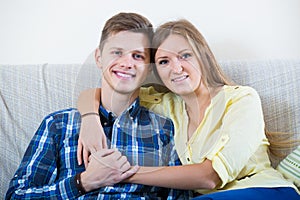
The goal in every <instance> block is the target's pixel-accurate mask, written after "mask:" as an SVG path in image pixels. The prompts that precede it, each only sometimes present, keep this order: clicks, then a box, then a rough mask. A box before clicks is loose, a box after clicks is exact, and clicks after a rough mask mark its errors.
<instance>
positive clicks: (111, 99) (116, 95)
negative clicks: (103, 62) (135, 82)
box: [101, 84, 139, 116]
mask: <svg viewBox="0 0 300 200" xmlns="http://www.w3.org/2000/svg"><path fill="white" fill-rule="evenodd" d="M138 95H139V89H137V90H135V91H134V92H133V93H131V94H127V93H120V92H117V91H115V90H113V88H111V87H110V86H109V85H107V84H102V88H101V104H102V106H103V107H104V108H105V109H106V110H109V111H111V112H113V113H114V114H116V115H117V116H119V115H121V114H122V112H124V111H125V110H126V109H127V108H128V107H129V106H130V105H131V104H132V103H133V102H134V100H135V99H136V98H137V97H138Z"/></svg>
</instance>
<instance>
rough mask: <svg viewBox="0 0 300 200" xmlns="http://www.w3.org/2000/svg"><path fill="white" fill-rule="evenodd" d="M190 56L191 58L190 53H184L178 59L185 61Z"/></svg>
mask: <svg viewBox="0 0 300 200" xmlns="http://www.w3.org/2000/svg"><path fill="white" fill-rule="evenodd" d="M191 56H192V54H190V53H184V54H182V55H181V56H180V59H183V60H185V59H188V58H189V57H191Z"/></svg>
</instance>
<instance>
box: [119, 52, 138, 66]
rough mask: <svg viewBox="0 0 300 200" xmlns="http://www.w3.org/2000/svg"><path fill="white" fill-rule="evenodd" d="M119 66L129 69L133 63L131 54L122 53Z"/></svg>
mask: <svg viewBox="0 0 300 200" xmlns="http://www.w3.org/2000/svg"><path fill="white" fill-rule="evenodd" d="M118 62H119V66H120V67H124V68H127V69H131V68H132V67H133V65H134V62H133V58H132V55H131V54H126V55H123V56H122V57H121V58H119V61H118Z"/></svg>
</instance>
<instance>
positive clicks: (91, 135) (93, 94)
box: [77, 88, 107, 167]
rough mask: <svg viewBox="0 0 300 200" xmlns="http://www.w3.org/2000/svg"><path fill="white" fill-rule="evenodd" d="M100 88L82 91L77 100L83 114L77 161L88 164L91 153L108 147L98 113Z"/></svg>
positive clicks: (79, 109)
mask: <svg viewBox="0 0 300 200" xmlns="http://www.w3.org/2000/svg"><path fill="white" fill-rule="evenodd" d="M100 94H101V90H100V88H93V89H87V90H84V91H82V92H81V93H80V95H79V97H78V102H77V108H78V111H79V112H80V114H81V116H82V117H81V128H80V134H79V139H78V149H77V161H78V164H79V165H81V164H82V161H84V165H85V167H87V165H88V158H89V155H90V154H91V153H93V152H95V151H98V150H101V149H103V148H107V143H106V136H105V133H104V131H103V128H102V125H101V123H100V116H98V115H97V113H98V109H99V104H100ZM87 113H93V115H87Z"/></svg>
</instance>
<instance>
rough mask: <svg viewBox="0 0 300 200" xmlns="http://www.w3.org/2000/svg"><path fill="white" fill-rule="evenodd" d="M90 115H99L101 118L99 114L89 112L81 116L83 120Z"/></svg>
mask: <svg viewBox="0 0 300 200" xmlns="http://www.w3.org/2000/svg"><path fill="white" fill-rule="evenodd" d="M88 115H97V116H99V113H95V112H89V113H84V114H83V115H81V118H83V117H85V116H88Z"/></svg>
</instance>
